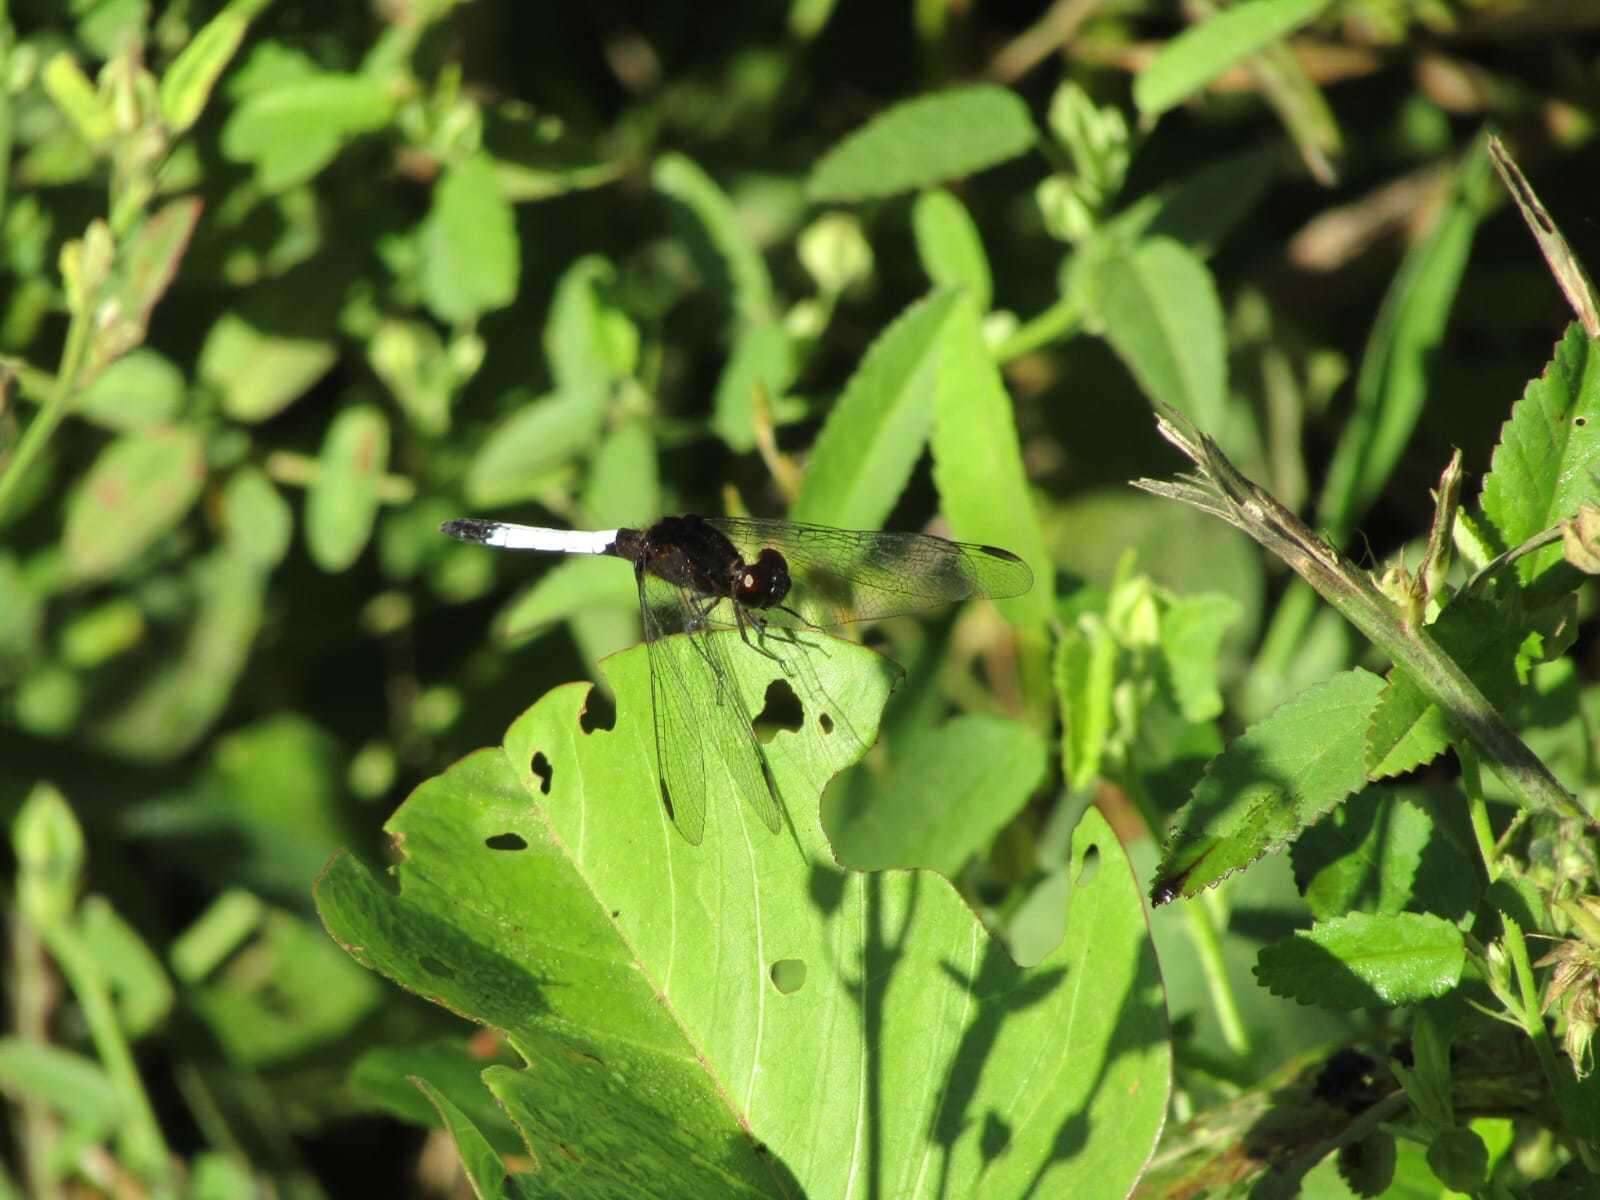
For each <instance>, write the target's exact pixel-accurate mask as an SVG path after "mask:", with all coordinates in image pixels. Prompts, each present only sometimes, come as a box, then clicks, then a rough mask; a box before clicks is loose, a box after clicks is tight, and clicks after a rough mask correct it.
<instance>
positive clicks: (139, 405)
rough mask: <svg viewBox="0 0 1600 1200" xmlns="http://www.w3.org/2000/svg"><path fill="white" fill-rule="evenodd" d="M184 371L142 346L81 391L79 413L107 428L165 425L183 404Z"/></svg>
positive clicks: (122, 429) (124, 430)
mask: <svg viewBox="0 0 1600 1200" xmlns="http://www.w3.org/2000/svg"><path fill="white" fill-rule="evenodd" d="M184 393H185V387H184V381H183V372H182V371H180V370H178V368H177V367H176V366H174V365H173V363H172V361H171V360H170V359H168V358H166V357H164V356H163V355H161V354H158V353H157V352H156V351H154V350H149V349H144V348H140V349H138V350H133V351H130V352H129V353H127V354H125V355H123V356H122V357H121V358H119V359H117V361H116V362H114V363H112V364H111V365H110V366H108V367H107V368H106V369H105V370H103V371H101V372H100V374H98V375H96V376H95V377H94V380H93V381H92V382H91V383H90V384H89V386H88V387H86V388H84V389H83V391H82V392H80V393H79V395H78V401H77V407H76V411H77V413H78V415H79V416H82V417H84V418H85V419H86V420H89V421H93V422H94V423H95V424H96V425H100V426H102V427H104V428H106V429H115V430H117V431H118V432H120V433H131V432H133V431H134V430H136V429H148V428H149V427H150V426H152V425H163V424H165V423H166V422H168V421H171V420H172V419H173V418H174V417H176V416H177V415H178V413H179V411H180V410H181V409H182V408H183V400H184Z"/></svg>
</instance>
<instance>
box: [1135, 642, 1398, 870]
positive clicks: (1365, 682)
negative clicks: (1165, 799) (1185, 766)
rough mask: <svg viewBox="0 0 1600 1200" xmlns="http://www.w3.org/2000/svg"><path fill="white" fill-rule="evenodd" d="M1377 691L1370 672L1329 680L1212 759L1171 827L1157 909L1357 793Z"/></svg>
mask: <svg viewBox="0 0 1600 1200" xmlns="http://www.w3.org/2000/svg"><path fill="white" fill-rule="evenodd" d="M1382 688H1383V680H1381V679H1379V678H1378V677H1377V676H1376V675H1373V674H1372V673H1371V672H1368V671H1361V670H1355V671H1346V672H1344V673H1343V674H1341V675H1336V676H1334V677H1333V678H1332V679H1330V680H1328V682H1326V683H1323V684H1319V685H1317V686H1316V687H1314V688H1311V689H1310V690H1309V691H1306V692H1304V693H1302V694H1301V695H1300V696H1298V697H1296V698H1295V699H1294V700H1291V701H1289V703H1287V704H1285V705H1283V707H1281V708H1279V709H1278V710H1277V711H1276V712H1274V713H1273V714H1272V715H1271V716H1269V717H1267V718H1266V719H1264V720H1262V721H1258V722H1257V723H1256V724H1254V725H1252V726H1251V727H1250V728H1249V729H1248V730H1246V731H1245V733H1244V734H1243V736H1241V737H1239V738H1237V739H1235V740H1234V741H1233V742H1231V743H1230V744H1229V745H1228V748H1227V749H1226V750H1225V751H1224V752H1223V753H1222V754H1221V755H1220V756H1219V757H1217V758H1215V759H1213V760H1212V761H1211V764H1210V765H1209V766H1207V767H1206V773H1205V776H1204V777H1203V778H1202V779H1201V781H1200V783H1199V784H1198V785H1197V786H1196V787H1195V789H1194V793H1193V794H1192V795H1191V796H1190V797H1189V801H1188V803H1187V804H1185V805H1184V806H1183V808H1182V809H1180V810H1179V812H1178V814H1177V816H1176V817H1174V818H1173V823H1172V828H1171V831H1170V833H1169V836H1168V839H1167V845H1166V848H1165V851H1164V852H1163V855H1162V860H1161V867H1160V869H1159V871H1158V872H1157V876H1156V879H1157V882H1156V884H1155V887H1154V889H1153V893H1154V894H1155V895H1156V896H1157V898H1158V902H1164V901H1165V900H1169V899H1172V898H1174V897H1175V896H1195V895H1198V894H1199V893H1200V892H1201V891H1203V890H1205V889H1206V888H1207V887H1210V886H1211V885H1212V884H1214V883H1216V882H1218V881H1219V880H1221V879H1223V878H1224V877H1225V876H1227V875H1230V874H1232V873H1233V872H1234V871H1237V870H1240V869H1241V868H1243V867H1247V866H1249V865H1250V864H1251V863H1253V862H1254V861H1255V860H1256V859H1258V858H1260V857H1261V856H1262V855H1263V854H1267V853H1270V852H1271V851H1273V850H1276V849H1278V848H1279V847H1281V846H1283V845H1284V844H1285V843H1287V842H1288V841H1289V840H1290V839H1292V838H1294V837H1295V836H1296V835H1298V834H1299V833H1300V831H1301V830H1302V829H1304V828H1306V827H1307V826H1308V825H1311V824H1312V823H1313V822H1315V821H1318V820H1320V819H1321V818H1322V817H1323V815H1324V814H1326V813H1327V812H1329V811H1330V810H1331V809H1332V808H1333V806H1334V805H1336V804H1338V803H1339V802H1340V801H1341V800H1343V799H1344V798H1345V797H1346V796H1348V795H1350V794H1351V793H1352V792H1355V791H1357V790H1359V789H1360V788H1361V787H1362V786H1363V785H1364V784H1365V783H1366V775H1365V773H1364V772H1363V770H1362V766H1361V764H1362V749H1363V745H1364V743H1365V739H1366V730H1367V721H1368V719H1369V717H1370V715H1371V713H1372V710H1373V707H1374V706H1375V705H1376V704H1377V702H1378V696H1379V693H1380V692H1381V690H1382Z"/></svg>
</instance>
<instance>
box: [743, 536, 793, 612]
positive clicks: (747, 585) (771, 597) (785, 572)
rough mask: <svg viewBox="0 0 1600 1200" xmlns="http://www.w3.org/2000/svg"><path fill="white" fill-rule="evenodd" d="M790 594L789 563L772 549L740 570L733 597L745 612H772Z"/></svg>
mask: <svg viewBox="0 0 1600 1200" xmlns="http://www.w3.org/2000/svg"><path fill="white" fill-rule="evenodd" d="M788 594H789V563H788V560H786V559H785V558H784V557H783V555H781V554H779V553H778V552H777V551H776V550H774V549H773V548H772V547H771V546H768V547H767V548H766V549H765V550H763V551H762V552H761V553H760V554H758V555H756V560H755V562H752V563H745V564H744V565H743V566H741V567H740V568H739V573H738V575H737V576H736V577H735V578H734V581H733V596H734V599H735V600H737V601H738V602H739V603H740V604H743V605H745V606H746V607H748V608H771V607H772V606H773V605H775V604H780V603H782V602H783V598H784V597H785V596H787V595H788Z"/></svg>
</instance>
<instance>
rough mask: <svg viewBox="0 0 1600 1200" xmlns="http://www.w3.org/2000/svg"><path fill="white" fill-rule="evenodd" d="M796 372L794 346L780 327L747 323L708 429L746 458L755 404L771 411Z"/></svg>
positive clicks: (752, 436)
mask: <svg viewBox="0 0 1600 1200" xmlns="http://www.w3.org/2000/svg"><path fill="white" fill-rule="evenodd" d="M796 370H797V364H796V362H795V352H794V344H793V343H792V342H791V341H790V340H789V335H788V334H787V333H785V332H784V329H783V326H781V325H779V324H777V323H776V322H773V323H771V324H766V325H749V326H746V327H745V328H744V329H743V330H742V331H741V332H740V334H739V339H738V341H736V342H735V343H734V344H733V353H732V354H730V355H729V356H728V362H727V365H726V366H725V367H723V369H722V377H721V378H720V379H719V380H717V394H716V398H715V399H714V400H713V402H712V413H711V428H712V430H713V431H714V432H715V433H716V435H717V436H718V437H720V438H721V439H722V440H723V441H724V442H725V443H726V444H727V446H728V449H730V450H732V451H734V452H735V453H738V454H744V453H746V452H747V451H750V450H753V449H754V448H755V444H756V432H755V411H756V405H757V404H758V403H764V404H765V405H766V406H767V411H768V412H772V411H773V410H775V409H776V408H777V407H778V406H779V405H780V404H781V402H782V400H783V397H784V394H785V393H786V392H787V391H788V390H789V385H790V384H792V383H793V382H794V378H795V372H796Z"/></svg>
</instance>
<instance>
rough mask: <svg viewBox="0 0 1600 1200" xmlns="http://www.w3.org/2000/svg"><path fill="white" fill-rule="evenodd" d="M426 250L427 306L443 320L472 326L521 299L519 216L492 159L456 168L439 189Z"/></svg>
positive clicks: (476, 158)
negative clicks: (519, 281) (519, 282)
mask: <svg viewBox="0 0 1600 1200" xmlns="http://www.w3.org/2000/svg"><path fill="white" fill-rule="evenodd" d="M421 251H422V272H421V287H422V298H423V302H424V303H425V304H427V306H428V308H429V309H430V310H431V311H432V312H433V314H434V316H436V317H438V318H439V319H440V320H441V321H445V322H447V323H450V324H455V325H466V324H470V323H471V322H473V321H475V320H477V318H478V317H480V316H481V315H482V314H484V313H486V312H492V311H494V310H495V309H497V308H504V307H505V306H506V305H508V304H510V303H511V302H512V301H513V300H514V299H516V296H517V280H518V278H519V276H520V274H521V263H522V250H521V247H520V245H519V244H518V242H517V225H516V216H515V214H514V213H513V212H512V210H511V205H510V203H509V202H508V201H507V200H506V199H505V197H504V196H502V195H501V194H500V185H499V183H498V182H497V180H496V178H495V173H494V164H493V163H492V162H491V161H490V159H489V156H488V155H486V154H476V155H473V156H472V157H471V158H469V159H467V160H465V161H464V162H461V163H458V164H456V165H455V166H453V167H451V168H450V169H449V170H448V171H446V172H445V175H444V178H443V179H441V180H440V181H439V182H438V184H437V185H435V187H434V193H433V207H432V208H431V209H430V210H429V212H428V216H427V219H426V220H425V221H424V222H423V225H422V237H421Z"/></svg>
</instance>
